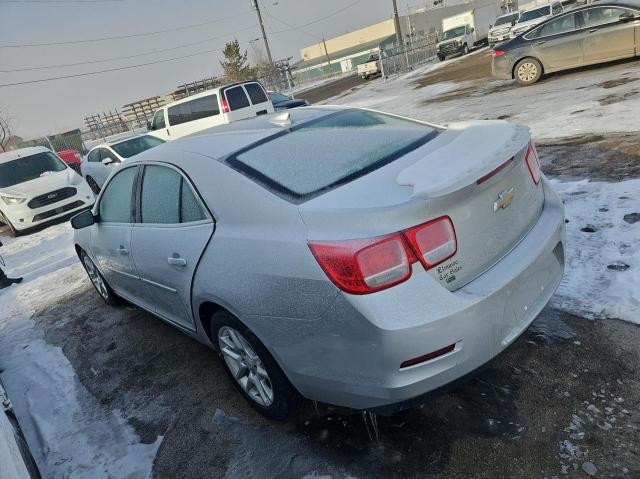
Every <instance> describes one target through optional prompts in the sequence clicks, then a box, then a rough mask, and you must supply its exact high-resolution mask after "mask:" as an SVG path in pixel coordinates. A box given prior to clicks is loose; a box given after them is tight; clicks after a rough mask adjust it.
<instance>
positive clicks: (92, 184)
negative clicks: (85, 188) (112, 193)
mask: <svg viewBox="0 0 640 479" xmlns="http://www.w3.org/2000/svg"><path fill="white" fill-rule="evenodd" d="M85 180H86V182H87V184H88V185H89V188H91V191H93V194H94V195H98V194H99V193H100V187H99V186H98V183H96V180H94V179H93V178H91V177H90V176H87V177H86V178H85Z"/></svg>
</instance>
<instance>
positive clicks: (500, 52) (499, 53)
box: [491, 50, 507, 58]
mask: <svg viewBox="0 0 640 479" xmlns="http://www.w3.org/2000/svg"><path fill="white" fill-rule="evenodd" d="M505 53H507V52H505V51H504V50H493V51H492V52H491V56H492V57H494V58H495V57H501V56H502V55H504V54H505Z"/></svg>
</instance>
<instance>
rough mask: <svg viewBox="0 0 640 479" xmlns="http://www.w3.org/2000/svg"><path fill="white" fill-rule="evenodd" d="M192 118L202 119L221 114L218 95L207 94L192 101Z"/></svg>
mask: <svg viewBox="0 0 640 479" xmlns="http://www.w3.org/2000/svg"><path fill="white" fill-rule="evenodd" d="M190 104H191V120H200V119H202V118H209V117H210V116H216V115H219V114H220V108H219V107H218V95H207V96H203V97H202V98H197V99H195V100H193V101H192V102H190Z"/></svg>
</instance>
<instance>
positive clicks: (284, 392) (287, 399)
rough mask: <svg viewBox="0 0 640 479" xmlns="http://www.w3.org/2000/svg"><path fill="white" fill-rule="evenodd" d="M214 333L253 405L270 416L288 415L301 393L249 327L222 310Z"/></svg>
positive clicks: (214, 320)
mask: <svg viewBox="0 0 640 479" xmlns="http://www.w3.org/2000/svg"><path fill="white" fill-rule="evenodd" d="M211 337H212V339H213V340H214V342H216V343H217V346H218V351H219V354H220V356H221V357H222V359H223V362H224V366H225V370H226V371H227V374H228V375H229V377H230V378H231V380H232V381H233V384H234V385H235V387H236V388H237V389H238V391H240V394H242V396H244V398H245V400H246V401H247V402H248V403H249V404H250V405H251V407H253V408H254V409H255V410H256V411H258V412H259V413H260V414H262V415H263V416H265V417H268V418H269V419H284V418H285V417H287V415H288V414H289V413H290V412H291V411H292V410H293V409H294V408H295V406H296V405H297V403H298V401H299V398H300V396H299V394H298V392H297V391H296V390H295V388H294V387H293V386H292V385H291V383H290V382H289V380H288V379H287V377H286V376H285V375H284V373H283V372H282V370H281V369H280V366H278V363H276V361H275V360H274V359H273V357H272V356H271V354H269V351H267V348H265V347H264V345H263V344H262V343H261V342H260V340H259V339H258V338H257V337H256V336H255V335H254V334H253V333H252V332H251V331H250V330H249V328H247V327H246V326H245V325H244V324H242V323H241V322H240V321H239V320H238V319H236V318H235V317H234V316H232V315H231V314H230V313H229V312H227V311H224V310H221V311H218V312H216V313H215V314H214V315H213V317H212V318H211Z"/></svg>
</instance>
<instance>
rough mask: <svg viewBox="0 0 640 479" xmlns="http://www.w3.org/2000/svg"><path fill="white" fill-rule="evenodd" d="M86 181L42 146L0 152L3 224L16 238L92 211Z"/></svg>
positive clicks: (91, 198)
mask: <svg viewBox="0 0 640 479" xmlns="http://www.w3.org/2000/svg"><path fill="white" fill-rule="evenodd" d="M93 203H94V196H93V193H92V192H91V189H90V188H89V185H87V183H86V181H84V179H83V178H82V176H80V175H79V174H78V173H76V172H75V171H74V170H72V169H71V168H70V167H69V166H68V165H67V164H66V163H65V162H64V161H62V160H61V159H60V158H58V157H57V156H56V155H55V153H53V152H52V151H51V150H48V149H46V148H43V147H41V146H35V147H30V148H22V149H20V150H15V151H8V152H6V153H0V221H2V223H4V224H6V225H7V226H8V227H9V229H10V230H11V232H12V233H13V234H14V235H18V234H20V233H21V232H22V231H23V230H26V229H29V228H31V227H33V226H37V225H39V224H41V223H46V222H49V221H51V220H55V219H57V218H60V217H63V216H66V215H71V214H72V213H75V212H79V211H82V210H84V209H88V208H91V207H92V206H93Z"/></svg>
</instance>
